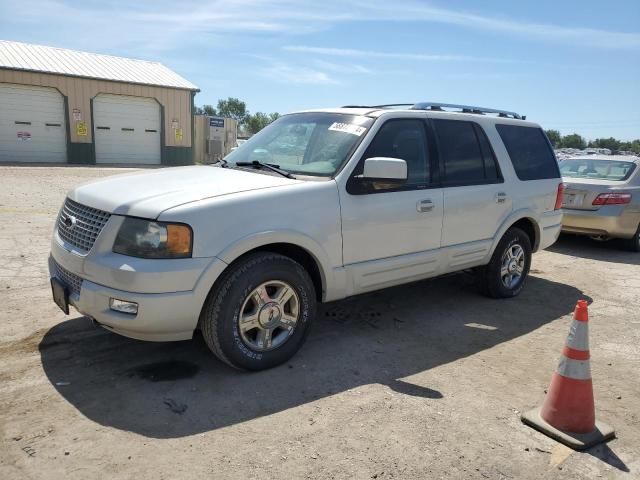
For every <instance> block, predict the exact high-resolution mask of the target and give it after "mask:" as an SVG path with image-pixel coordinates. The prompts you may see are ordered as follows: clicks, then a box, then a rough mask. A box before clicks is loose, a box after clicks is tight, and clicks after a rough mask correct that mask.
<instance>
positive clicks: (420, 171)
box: [363, 119, 431, 187]
mask: <svg viewBox="0 0 640 480" xmlns="http://www.w3.org/2000/svg"><path fill="white" fill-rule="evenodd" d="M426 145H427V139H426V134H425V127H424V123H423V122H422V120H413V119H411V120H389V121H387V122H386V123H385V124H384V125H383V126H382V127H381V128H380V130H379V131H378V133H377V134H376V136H375V138H374V139H373V141H372V142H371V144H370V145H369V148H367V151H366V152H365V154H364V157H363V160H366V159H367V158H373V157H389V158H399V159H401V160H404V161H405V162H407V182H406V187H411V186H414V187H415V186H424V185H425V184H426V183H428V182H430V180H431V173H430V168H429V156H428V155H427V149H426Z"/></svg>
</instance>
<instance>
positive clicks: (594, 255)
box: [547, 234, 640, 265]
mask: <svg viewBox="0 0 640 480" xmlns="http://www.w3.org/2000/svg"><path fill="white" fill-rule="evenodd" d="M547 250H549V251H550V252H554V253H560V254H562V255H571V256H573V257H579V258H588V259H590V260H598V261H601V262H611V263H626V264H628V265H640V254H639V253H635V252H629V251H628V250H625V249H624V246H623V245H622V242H621V241H620V240H609V241H606V242H601V241H598V240H592V239H590V238H589V237H584V236H580V235H569V234H562V235H560V238H558V241H557V242H556V243H554V244H553V245H551V246H550V247H549V248H547Z"/></svg>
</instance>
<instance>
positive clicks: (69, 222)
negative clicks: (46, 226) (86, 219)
mask: <svg viewBox="0 0 640 480" xmlns="http://www.w3.org/2000/svg"><path fill="white" fill-rule="evenodd" d="M63 222H64V226H65V227H67V228H68V229H71V230H73V228H74V227H75V226H76V223H77V220H76V217H74V216H73V215H65V218H64V220H63Z"/></svg>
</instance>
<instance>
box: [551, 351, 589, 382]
mask: <svg viewBox="0 0 640 480" xmlns="http://www.w3.org/2000/svg"><path fill="white" fill-rule="evenodd" d="M557 372H558V374H559V375H562V376H563V377H567V378H573V379H574V380H590V379H591V366H590V365H589V360H573V359H571V358H567V357H565V356H564V355H562V356H560V363H559V364H558V370H557Z"/></svg>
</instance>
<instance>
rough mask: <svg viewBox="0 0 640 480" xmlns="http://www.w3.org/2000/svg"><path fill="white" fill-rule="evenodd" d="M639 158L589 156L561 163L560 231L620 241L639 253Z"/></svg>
mask: <svg viewBox="0 0 640 480" xmlns="http://www.w3.org/2000/svg"><path fill="white" fill-rule="evenodd" d="M639 166H640V158H638V157H628V156H620V155H597V156H596V155H590V156H588V157H576V158H569V159H565V160H562V161H561V162H560V171H561V173H562V177H563V178H564V181H565V187H566V188H565V196H564V203H563V205H562V208H563V210H564V219H563V226H562V231H563V232H567V233H575V234H579V235H588V236H590V237H593V238H595V239H598V240H608V239H612V238H620V239H623V240H624V242H625V244H626V246H627V248H628V249H629V250H631V251H634V252H639V251H640V168H639Z"/></svg>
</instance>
